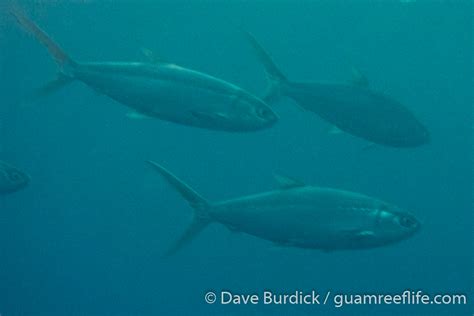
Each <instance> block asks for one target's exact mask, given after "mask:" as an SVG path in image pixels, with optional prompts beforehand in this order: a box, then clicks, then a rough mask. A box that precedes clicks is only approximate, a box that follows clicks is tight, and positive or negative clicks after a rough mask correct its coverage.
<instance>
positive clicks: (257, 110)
mask: <svg viewBox="0 0 474 316" xmlns="http://www.w3.org/2000/svg"><path fill="white" fill-rule="evenodd" d="M229 115H230V116H231V117H232V121H233V122H235V124H236V125H237V126H238V128H239V129H241V130H248V131H255V130H260V129H265V128H269V127H271V126H273V125H274V124H275V123H276V122H277V121H278V116H277V114H276V113H275V112H274V111H273V110H272V109H271V108H270V106H268V105H267V104H266V103H265V102H263V101H262V100H260V99H258V98H256V97H253V96H251V95H242V96H239V97H238V98H237V99H236V100H235V101H234V103H233V106H232V107H231V109H230V113H229Z"/></svg>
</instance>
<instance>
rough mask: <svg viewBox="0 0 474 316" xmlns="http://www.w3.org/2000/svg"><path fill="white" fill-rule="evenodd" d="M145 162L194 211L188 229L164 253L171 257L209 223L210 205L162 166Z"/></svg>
mask: <svg viewBox="0 0 474 316" xmlns="http://www.w3.org/2000/svg"><path fill="white" fill-rule="evenodd" d="M147 162H148V163H149V164H150V166H151V167H152V168H153V169H154V170H155V171H157V172H158V173H159V174H161V176H162V177H163V178H164V179H165V180H166V182H168V183H169V184H170V185H171V186H172V187H173V188H174V189H175V190H176V191H177V192H178V193H179V194H180V195H181V196H182V197H183V198H184V199H185V200H186V201H187V202H188V203H189V205H191V207H192V208H193V209H194V218H193V221H192V222H191V224H190V225H189V227H188V229H187V230H186V231H185V232H184V234H183V235H182V236H181V237H180V238H179V239H178V240H177V241H176V243H175V244H174V245H173V246H172V247H171V248H170V249H169V250H168V251H167V252H166V255H172V254H174V253H176V252H177V251H178V250H180V249H181V248H183V247H184V246H186V245H187V244H189V243H190V242H191V241H192V240H193V239H194V237H196V236H197V235H198V234H199V233H200V232H201V231H202V230H203V229H204V228H205V227H206V226H207V225H208V224H209V223H210V222H211V218H210V216H209V210H210V208H211V207H212V205H211V204H210V203H209V202H208V201H207V200H206V199H204V198H203V197H202V196H201V195H199V194H198V193H197V192H195V191H194V190H193V189H192V188H191V187H189V186H188V185H187V184H186V183H184V182H183V181H182V180H180V179H179V178H178V177H176V176H175V175H174V174H172V173H171V172H170V171H168V170H166V169H165V168H164V167H163V166H161V165H159V164H157V163H156V162H153V161H147Z"/></svg>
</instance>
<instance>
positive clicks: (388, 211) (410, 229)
mask: <svg viewBox="0 0 474 316" xmlns="http://www.w3.org/2000/svg"><path fill="white" fill-rule="evenodd" d="M376 218H377V219H376V225H375V227H376V228H375V231H376V234H377V236H378V237H379V239H380V240H381V241H383V242H384V243H391V242H396V241H400V240H403V239H406V238H409V237H410V236H412V235H414V234H415V233H417V232H418V231H419V230H420V228H421V223H420V221H419V220H418V219H417V218H416V217H415V216H414V215H413V214H411V213H409V212H406V211H403V210H400V209H399V208H398V207H397V206H393V205H389V204H386V203H382V205H381V206H380V207H379V210H378V214H377V216H376Z"/></svg>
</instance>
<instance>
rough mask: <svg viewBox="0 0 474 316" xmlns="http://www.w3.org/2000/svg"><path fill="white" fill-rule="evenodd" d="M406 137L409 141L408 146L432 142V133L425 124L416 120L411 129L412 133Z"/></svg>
mask: <svg viewBox="0 0 474 316" xmlns="http://www.w3.org/2000/svg"><path fill="white" fill-rule="evenodd" d="M405 139H406V142H407V146H409V147H417V146H421V145H425V144H428V143H430V141H431V135H430V132H429V131H428V129H427V128H426V127H425V126H424V125H423V124H421V123H420V122H418V121H416V122H415V124H414V125H413V126H412V128H411V129H410V135H409V136H407V137H406V138H405Z"/></svg>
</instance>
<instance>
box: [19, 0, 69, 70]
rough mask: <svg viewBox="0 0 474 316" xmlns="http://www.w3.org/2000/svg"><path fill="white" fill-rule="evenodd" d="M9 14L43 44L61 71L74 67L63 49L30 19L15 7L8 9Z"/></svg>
mask: <svg viewBox="0 0 474 316" xmlns="http://www.w3.org/2000/svg"><path fill="white" fill-rule="evenodd" d="M10 13H11V14H12V15H13V16H14V17H15V19H16V20H17V22H18V24H20V25H21V27H23V29H25V30H26V31H27V32H29V33H31V34H32V35H34V36H35V37H36V39H37V40H38V41H39V42H40V43H41V44H43V45H44V46H45V47H46V48H47V49H48V51H49V53H50V54H51V56H52V57H53V59H54V61H55V62H56V63H57V64H58V65H59V67H60V68H61V71H63V70H64V68H65V67H74V66H76V65H77V64H76V62H74V61H73V60H72V59H71V58H70V57H69V56H68V55H67V54H66V53H65V52H64V51H63V49H62V48H61V47H60V46H59V45H58V44H56V43H55V42H54V41H53V40H52V39H51V38H50V37H49V35H48V34H46V32H45V31H43V30H42V29H41V28H40V27H39V26H38V25H36V23H35V22H33V21H31V20H30V18H29V17H28V16H27V15H26V14H25V13H24V12H23V11H22V10H21V9H20V8H19V7H18V6H16V5H12V6H11V7H10Z"/></svg>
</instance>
